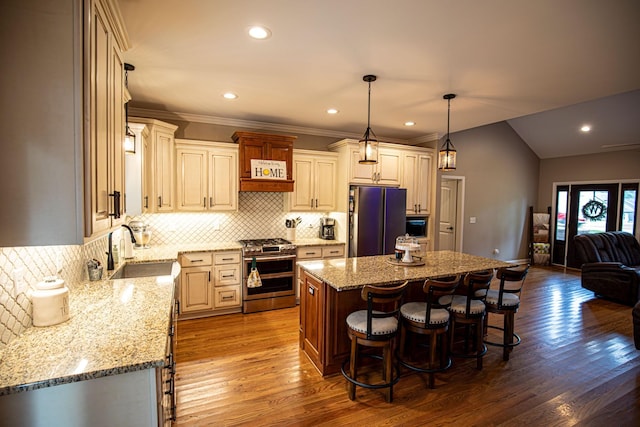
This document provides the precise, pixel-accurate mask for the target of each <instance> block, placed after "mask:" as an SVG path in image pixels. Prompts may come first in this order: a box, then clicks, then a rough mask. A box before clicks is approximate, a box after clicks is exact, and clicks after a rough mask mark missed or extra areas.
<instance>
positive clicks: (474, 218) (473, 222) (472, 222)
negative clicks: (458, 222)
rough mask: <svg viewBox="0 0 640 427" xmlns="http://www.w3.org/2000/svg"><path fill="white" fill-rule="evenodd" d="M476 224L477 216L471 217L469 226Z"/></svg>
mask: <svg viewBox="0 0 640 427" xmlns="http://www.w3.org/2000/svg"><path fill="white" fill-rule="evenodd" d="M475 223H476V217H475V216H470V217H469V224H475Z"/></svg>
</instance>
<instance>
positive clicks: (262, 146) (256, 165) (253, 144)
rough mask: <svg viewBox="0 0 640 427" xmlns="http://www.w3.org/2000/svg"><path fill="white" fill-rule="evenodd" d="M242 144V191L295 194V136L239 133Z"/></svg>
mask: <svg viewBox="0 0 640 427" xmlns="http://www.w3.org/2000/svg"><path fill="white" fill-rule="evenodd" d="M232 138H233V140H234V141H235V142H237V143H238V144H239V156H238V157H239V163H240V164H239V167H238V172H239V175H240V191H271V192H291V191H293V141H295V139H296V137H295V136H286V135H270V134H264V133H256V132H235V133H234V134H233V136H232Z"/></svg>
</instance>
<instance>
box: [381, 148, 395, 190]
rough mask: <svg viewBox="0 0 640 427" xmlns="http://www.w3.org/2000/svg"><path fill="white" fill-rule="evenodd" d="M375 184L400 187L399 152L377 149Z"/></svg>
mask: <svg viewBox="0 0 640 427" xmlns="http://www.w3.org/2000/svg"><path fill="white" fill-rule="evenodd" d="M375 180H376V183H378V184H383V185H400V152H398V151H396V150H388V149H383V148H381V149H379V150H378V164H377V175H376V178H375Z"/></svg>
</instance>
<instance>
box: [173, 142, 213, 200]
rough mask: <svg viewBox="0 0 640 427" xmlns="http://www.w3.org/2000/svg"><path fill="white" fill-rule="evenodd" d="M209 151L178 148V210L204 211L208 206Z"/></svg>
mask: <svg viewBox="0 0 640 427" xmlns="http://www.w3.org/2000/svg"><path fill="white" fill-rule="evenodd" d="M207 155H208V154H207V151H206V150H197V149H181V148H180V149H178V150H176V156H177V164H178V171H177V176H178V192H177V197H178V206H177V209H178V210H185V211H204V210H206V208H207V203H208V200H207Z"/></svg>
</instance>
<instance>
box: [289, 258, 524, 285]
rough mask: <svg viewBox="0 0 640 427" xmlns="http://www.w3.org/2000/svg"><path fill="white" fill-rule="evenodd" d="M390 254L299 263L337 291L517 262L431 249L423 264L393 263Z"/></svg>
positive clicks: (440, 275)
mask: <svg viewBox="0 0 640 427" xmlns="http://www.w3.org/2000/svg"><path fill="white" fill-rule="evenodd" d="M392 259H393V257H392V256H391V255H379V256H368V257H358V258H344V259H343V258H339V259H331V260H317V261H299V262H298V266H299V267H301V268H302V269H304V270H305V271H307V272H308V273H309V274H311V275H312V276H315V277H317V278H318V279H319V280H322V281H323V282H325V283H326V284H328V285H329V286H331V287H332V288H334V289H336V290H337V291H345V290H349V289H358V288H361V287H362V286H364V285H391V284H396V283H402V282H404V281H405V280H409V281H410V282H411V281H420V280H425V279H427V278H429V277H431V278H434V277H444V276H449V275H453V274H458V273H460V274H463V273H468V272H470V271H480V270H485V269H491V268H499V267H511V266H513V265H514V264H512V263H509V262H505V261H500V260H496V259H491V258H484V257H479V256H475V255H469V254H465V253H461V252H453V251H430V252H426V253H425V254H424V257H423V259H422V260H423V261H424V262H425V264H424V265H422V266H404V265H394V264H391V263H390V262H388V261H389V260H392Z"/></svg>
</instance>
